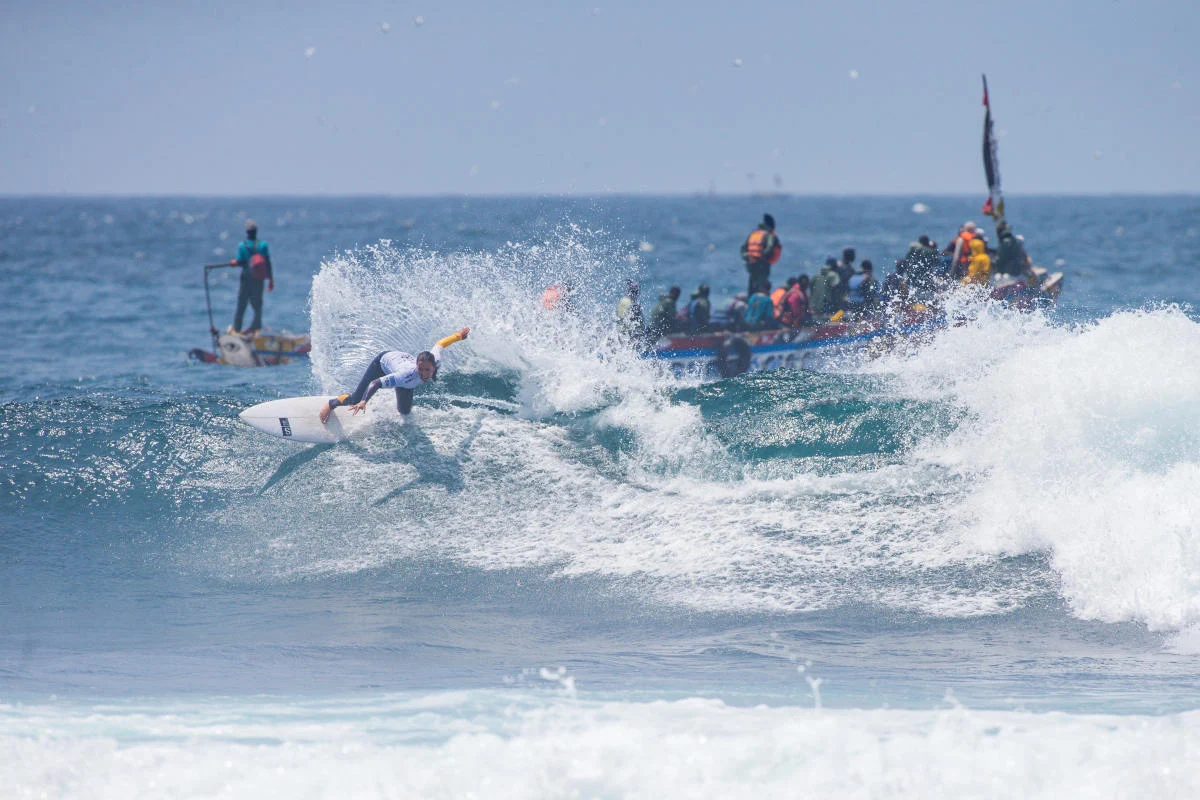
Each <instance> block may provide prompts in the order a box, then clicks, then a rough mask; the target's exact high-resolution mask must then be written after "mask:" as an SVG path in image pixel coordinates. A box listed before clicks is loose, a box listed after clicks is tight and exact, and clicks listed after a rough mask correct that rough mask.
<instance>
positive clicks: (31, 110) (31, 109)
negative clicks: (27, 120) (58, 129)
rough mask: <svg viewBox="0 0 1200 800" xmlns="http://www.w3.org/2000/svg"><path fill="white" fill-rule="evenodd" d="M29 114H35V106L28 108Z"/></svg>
mask: <svg viewBox="0 0 1200 800" xmlns="http://www.w3.org/2000/svg"><path fill="white" fill-rule="evenodd" d="M29 113H30V114H36V113H37V106H30V107H29Z"/></svg>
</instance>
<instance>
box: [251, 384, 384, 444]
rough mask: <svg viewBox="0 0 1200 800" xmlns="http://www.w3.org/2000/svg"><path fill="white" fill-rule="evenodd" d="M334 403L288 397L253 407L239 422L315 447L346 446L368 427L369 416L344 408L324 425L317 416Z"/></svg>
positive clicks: (319, 398) (334, 411) (326, 397)
mask: <svg viewBox="0 0 1200 800" xmlns="http://www.w3.org/2000/svg"><path fill="white" fill-rule="evenodd" d="M332 399H333V397H332V396H330V395H323V396H320V397H285V398H283V399H282V400H271V401H269V402H266V403H259V404H258V405H256V406H251V407H250V408H247V409H246V410H245V411H243V412H242V413H240V414H238V418H239V419H241V421H242V422H244V423H246V424H247V425H249V426H250V427H251V428H254V429H255V430H260V431H262V432H263V433H266V434H270V435H271V436H277V437H279V438H280V439H291V440H292V441H295V442H311V443H314V444H326V443H330V442H343V441H345V440H346V439H349V438H350V437H352V436H354V435H355V434H356V433H358V432H360V431H361V430H362V429H363V428H364V427H365V426H366V425H367V415H366V414H365V413H364V414H358V415H354V414H352V413H351V411H350V409H349V408H348V407H346V406H341V407H339V408H335V409H334V410H333V414H331V415H330V417H329V422H327V423H325V424H324V425H322V424H321V419H320V417H318V416H317V413H318V412H319V411H320V410H321V409H322V408H323V407H325V406H326V405H327V404H328V403H329V401H330V400H332Z"/></svg>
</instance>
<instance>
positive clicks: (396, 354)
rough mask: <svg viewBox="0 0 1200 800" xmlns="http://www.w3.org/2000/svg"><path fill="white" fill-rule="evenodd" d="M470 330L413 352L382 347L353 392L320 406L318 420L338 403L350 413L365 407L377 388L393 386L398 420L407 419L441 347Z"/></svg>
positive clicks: (434, 373)
mask: <svg viewBox="0 0 1200 800" xmlns="http://www.w3.org/2000/svg"><path fill="white" fill-rule="evenodd" d="M470 333H471V329H470V327H466V328H462V329H461V330H459V331H458V332H457V333H452V334H450V335H449V336H447V337H446V338H444V339H441V340H439V341H438V343H437V344H435V345H434V346H433V347H432V348H430V349H429V350H423V351H421V352H420V353H417V354H416V355H415V356H414V355H412V354H411V353H405V352H402V351H400V350H385V351H384V352H382V353H380V354H379V355H377V356H375V359H374V360H373V361H372V362H371V364H370V365H369V366H368V367H367V371H366V372H364V373H363V376H362V379H361V380H359V382H358V388H357V389H355V390H354V393H353V394H343V395H338V396H337V397H335V398H333V399H332V400H330V401H329V404H328V405H327V406H326V407H325V408H322V409H321V410H320V412H319V413H318V414H317V416H318V417H319V418H320V419H321V423H322V424H324V423H326V422H328V421H329V415H330V414H332V413H333V410H334V409H335V408H337V407H338V406H350V407H351V413H353V414H358V413H359V412H361V411H366V409H367V401H368V400H370V399H371V397H372V396H373V395H374V394H375V392H377V391H379V390H380V389H395V390H396V409H397V410H398V411H399V412H400V419H401V421H402V422H407V421H408V415H409V413H410V412H411V411H412V402H413V389H416V388H417V387H418V386H420V385H421V384H423V383H429V382H430V381H432V380H436V379H437V371H438V366H439V365H440V364H441V363H442V351H443V350H444V349H446V348H447V347H449V346H450V345H452V344H454V343H455V342H461V341H462V340H463V339H466V338H467V335H468V334H470Z"/></svg>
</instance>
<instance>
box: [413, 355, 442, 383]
mask: <svg viewBox="0 0 1200 800" xmlns="http://www.w3.org/2000/svg"><path fill="white" fill-rule="evenodd" d="M422 361H428V362H429V363H430V364H433V375H432V376H430V378H429V380H431V381H436V380H437V373H438V363H437V359H436V358H434V357H433V353H431V352H429V351H428V350H422V351H421V352H419V353H417V363H418V364H420V363H421V362H422Z"/></svg>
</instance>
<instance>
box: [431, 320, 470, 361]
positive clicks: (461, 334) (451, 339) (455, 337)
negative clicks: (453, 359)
mask: <svg viewBox="0 0 1200 800" xmlns="http://www.w3.org/2000/svg"><path fill="white" fill-rule="evenodd" d="M470 333H471V327H470V326H469V325H468V326H467V327H465V328H460V329H459V331H458V332H457V333H452V334H450V335H449V336H447V337H446V338H445V339H438V343H437V344H435V345H434V346H433V349H432V351H431V352H432V353H433V354H434V355H435V356H440V355H441V354H442V351H443V350H445V349H446V348H447V347H449V346H450V345H452V344H454V343H455V342H461V341H462V340H463V339H465V338H467V336H468V334H470Z"/></svg>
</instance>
